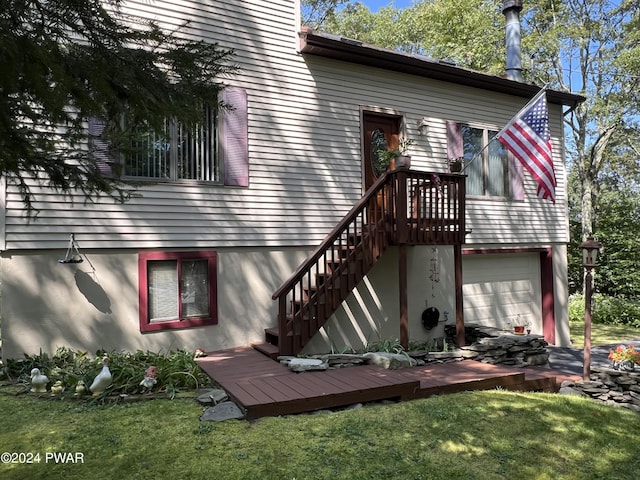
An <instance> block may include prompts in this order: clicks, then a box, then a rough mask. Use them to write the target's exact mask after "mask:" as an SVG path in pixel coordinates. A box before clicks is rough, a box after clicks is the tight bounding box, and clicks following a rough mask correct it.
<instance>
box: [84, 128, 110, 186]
mask: <svg viewBox="0 0 640 480" xmlns="http://www.w3.org/2000/svg"><path fill="white" fill-rule="evenodd" d="M88 123H89V152H90V154H91V156H92V157H93V159H94V160H95V163H96V168H97V169H98V171H99V172H100V173H101V174H102V175H103V176H105V177H107V178H113V177H114V176H115V175H114V171H113V161H112V160H111V158H110V157H109V146H108V145H107V142H106V141H105V140H104V138H102V132H104V120H102V119H100V118H96V117H90V118H89V121H88Z"/></svg>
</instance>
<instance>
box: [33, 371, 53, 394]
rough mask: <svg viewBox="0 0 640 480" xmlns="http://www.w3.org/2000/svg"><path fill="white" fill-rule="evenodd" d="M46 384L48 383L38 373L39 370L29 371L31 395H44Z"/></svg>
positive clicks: (44, 377)
mask: <svg viewBox="0 0 640 480" xmlns="http://www.w3.org/2000/svg"><path fill="white" fill-rule="evenodd" d="M47 383H49V379H48V378H47V376H46V375H42V374H41V373H40V369H39V368H34V369H33V370H31V391H32V392H33V393H46V391H47Z"/></svg>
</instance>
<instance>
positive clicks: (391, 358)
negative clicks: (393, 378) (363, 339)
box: [364, 352, 417, 370]
mask: <svg viewBox="0 0 640 480" xmlns="http://www.w3.org/2000/svg"><path fill="white" fill-rule="evenodd" d="M364 356H365V357H366V358H367V359H368V360H369V363H371V364H373V365H378V366H380V367H382V368H386V369H387V370H397V369H399V368H408V367H415V366H416V365H417V363H416V361H415V360H414V359H413V358H411V357H410V356H409V355H403V354H400V353H387V352H367V353H365V354H364Z"/></svg>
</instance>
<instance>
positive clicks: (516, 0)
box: [502, 0, 524, 82]
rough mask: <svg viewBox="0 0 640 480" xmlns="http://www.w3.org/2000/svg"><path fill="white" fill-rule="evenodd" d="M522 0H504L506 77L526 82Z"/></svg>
mask: <svg viewBox="0 0 640 480" xmlns="http://www.w3.org/2000/svg"><path fill="white" fill-rule="evenodd" d="M521 10H522V0H502V13H503V14H504V16H505V20H506V27H507V28H506V38H505V39H506V45H507V68H506V77H507V78H508V79H510V80H515V81H517V82H524V77H523V76H522V48H521V41H520V40H521V35H520V11H521Z"/></svg>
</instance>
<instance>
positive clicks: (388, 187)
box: [254, 170, 465, 358]
mask: <svg viewBox="0 0 640 480" xmlns="http://www.w3.org/2000/svg"><path fill="white" fill-rule="evenodd" d="M464 178H465V177H464V176H461V175H453V174H444V173H439V174H434V173H427V172H416V171H409V170H396V171H394V172H386V173H384V174H383V175H382V176H381V177H380V178H379V179H378V180H377V181H376V183H375V184H374V185H373V186H372V187H371V188H370V189H369V190H368V191H367V192H366V193H365V194H364V196H363V197H362V198H361V199H360V200H359V201H358V203H357V204H356V205H355V206H354V207H353V208H352V209H351V211H350V212H349V213H348V214H347V215H345V217H344V218H343V219H342V220H341V221H340V223H338V225H336V227H335V228H334V229H333V230H332V231H331V233H329V235H327V237H326V238H325V239H324V241H323V242H322V243H321V244H320V245H319V246H318V248H316V249H315V250H314V251H313V253H311V255H309V257H308V258H307V260H306V261H305V262H304V263H303V264H302V265H300V267H298V269H297V270H296V271H295V272H294V273H293V275H291V277H289V279H288V280H287V281H286V282H284V283H283V284H282V286H281V287H280V288H279V289H278V290H277V291H276V292H275V293H274V294H273V297H272V298H273V299H274V300H276V301H277V302H278V324H277V327H275V328H267V329H266V330H265V342H264V343H260V344H256V345H254V348H256V349H257V350H259V351H260V352H262V353H264V354H266V355H268V356H270V357H272V358H275V357H276V356H278V355H296V354H297V353H299V352H300V351H301V350H302V348H304V346H305V345H306V343H307V342H308V341H309V340H310V339H311V338H312V337H313V336H314V335H315V334H316V333H317V332H318V330H319V329H320V328H321V327H322V326H323V325H324V324H325V322H326V321H327V320H328V319H329V318H330V317H331V315H332V314H333V313H334V312H335V311H336V310H337V309H338V308H339V307H340V305H341V304H342V302H343V301H344V300H346V299H347V297H348V296H349V294H350V293H351V292H352V290H353V289H354V288H355V287H356V286H357V285H358V284H359V283H360V281H361V280H362V279H363V278H364V276H365V275H366V274H367V272H368V271H369V270H370V269H371V267H372V266H373V265H375V263H376V262H377V261H378V259H379V258H380V257H381V256H382V255H383V254H384V252H385V251H386V250H387V249H388V248H389V246H391V245H453V244H459V245H461V244H462V243H463V241H464V233H465V229H464V198H465V193H464Z"/></svg>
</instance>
